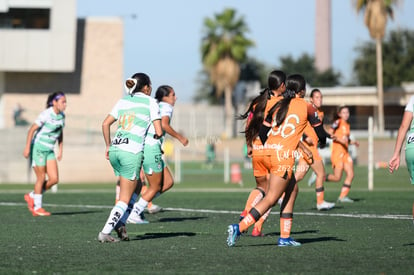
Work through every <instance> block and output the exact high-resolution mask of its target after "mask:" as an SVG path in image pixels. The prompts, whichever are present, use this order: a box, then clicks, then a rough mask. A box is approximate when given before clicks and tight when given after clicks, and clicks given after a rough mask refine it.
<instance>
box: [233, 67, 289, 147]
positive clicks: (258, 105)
mask: <svg viewBox="0 0 414 275" xmlns="http://www.w3.org/2000/svg"><path fill="white" fill-rule="evenodd" d="M285 80H286V74H285V73H284V72H282V71H279V70H274V71H272V72H270V74H269V76H268V78H267V85H268V86H267V88H265V89H264V90H262V91H261V92H260V94H259V95H258V96H257V97H255V98H254V99H253V100H252V102H251V103H250V105H249V107H248V109H247V111H246V112H245V113H244V114H242V115H240V116H239V117H238V119H246V118H247V117H248V116H249V114H250V113H251V112H252V113H253V118H252V120H251V121H250V123H249V125H247V128H246V130H245V131H244V133H245V136H246V140H247V142H248V143H251V142H253V140H254V139H255V138H256V137H257V135H258V133H259V129H260V126H261V125H262V123H263V120H264V111H265V108H266V104H267V100H268V99H270V97H271V96H272V95H273V91H274V90H277V89H278V88H279V87H280V85H282V84H283V83H285Z"/></svg>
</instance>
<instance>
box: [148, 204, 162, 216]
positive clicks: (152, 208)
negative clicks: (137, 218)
mask: <svg viewBox="0 0 414 275" xmlns="http://www.w3.org/2000/svg"><path fill="white" fill-rule="evenodd" d="M147 211H148V213H150V214H155V213H158V212H160V211H162V207H161V206H158V205H156V204H151V206H150V207H147Z"/></svg>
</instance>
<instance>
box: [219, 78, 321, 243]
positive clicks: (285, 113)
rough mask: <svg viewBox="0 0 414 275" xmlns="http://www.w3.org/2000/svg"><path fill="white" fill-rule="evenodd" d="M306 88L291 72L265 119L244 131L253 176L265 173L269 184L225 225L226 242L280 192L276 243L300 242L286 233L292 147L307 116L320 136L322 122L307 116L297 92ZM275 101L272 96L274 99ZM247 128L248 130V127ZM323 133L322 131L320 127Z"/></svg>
mask: <svg viewBox="0 0 414 275" xmlns="http://www.w3.org/2000/svg"><path fill="white" fill-rule="evenodd" d="M305 92H306V81H305V79H304V77H303V76H301V75H298V74H296V75H291V76H289V77H288V78H287V79H286V91H285V92H284V93H283V96H280V97H279V98H278V100H277V102H276V103H275V102H268V103H267V106H266V109H265V120H264V121H263V123H262V124H261V125H256V124H254V123H252V122H250V124H249V126H248V129H247V131H246V139H247V142H248V144H252V157H253V161H252V163H253V173H254V176H255V177H256V178H261V179H265V178H266V176H267V174H269V175H270V176H269V188H268V192H267V193H266V196H265V197H264V198H263V199H262V200H261V201H260V202H259V203H258V204H257V205H256V206H255V207H253V208H251V209H250V211H249V213H248V215H247V216H246V217H245V218H244V219H243V220H242V221H241V222H240V223H239V224H232V225H229V226H228V237H227V245H228V246H234V245H235V243H236V240H237V239H238V238H239V236H240V235H241V233H240V232H243V231H245V230H247V229H248V228H249V227H250V226H251V225H253V224H254V223H255V222H256V221H257V220H259V218H260V217H261V216H263V215H264V214H265V213H266V212H267V211H268V210H269V208H271V207H272V206H273V205H274V204H275V203H276V201H277V200H278V199H279V197H280V196H281V195H282V193H284V192H285V194H286V195H285V199H284V200H283V203H282V206H281V214H280V234H281V235H280V238H279V240H278V245H279V246H299V245H300V243H298V242H296V241H295V240H293V238H291V237H290V231H291V227H292V218H293V206H294V200H295V198H296V193H295V190H297V188H295V186H296V180H295V178H294V176H292V171H293V168H294V163H295V153H296V148H297V147H298V145H299V142H300V138H301V136H302V134H303V131H304V129H305V127H306V124H307V122H308V119H310V120H311V124H312V125H313V126H315V127H316V128H315V130H316V131H317V134H318V136H320V138H321V140H323V138H325V139H326V136H324V135H322V134H321V128H320V127H322V131H323V126H322V123H321V121H320V120H318V119H314V118H313V117H309V116H308V112H307V103H306V101H305V100H304V99H303V98H300V97H297V96H296V95H297V94H301V93H302V94H304V93H305ZM275 101H276V99H275ZM249 130H251V131H249ZM323 132H324V134H325V131H323Z"/></svg>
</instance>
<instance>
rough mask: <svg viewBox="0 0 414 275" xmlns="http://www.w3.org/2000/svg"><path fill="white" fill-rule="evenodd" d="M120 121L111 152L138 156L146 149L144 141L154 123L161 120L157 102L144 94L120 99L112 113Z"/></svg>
mask: <svg viewBox="0 0 414 275" xmlns="http://www.w3.org/2000/svg"><path fill="white" fill-rule="evenodd" d="M110 115H111V116H113V117H114V118H115V119H116V120H118V129H117V131H116V133H115V136H114V138H113V139H112V142H111V148H110V150H117V149H119V150H122V151H126V152H131V153H134V154H137V153H139V152H141V151H142V150H143V149H144V140H145V136H146V135H147V131H148V128H149V126H150V125H152V121H154V120H157V119H161V116H160V109H159V107H158V104H157V101H156V100H155V99H154V98H152V97H150V96H147V95H145V94H143V93H136V94H134V95H132V96H131V95H127V96H125V97H123V98H122V99H120V100H119V101H118V102H117V103H116V104H115V106H114V108H113V109H112V111H111V112H110Z"/></svg>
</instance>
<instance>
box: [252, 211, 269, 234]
mask: <svg viewBox="0 0 414 275" xmlns="http://www.w3.org/2000/svg"><path fill="white" fill-rule="evenodd" d="M270 211H272V208H269V210H267V211H266V213H264V214H263V216H261V217H260V219H259V220H258V221H257V222H256V223H255V224H254V227H255V228H257V230H259V231H260V232H262V227H263V223H264V222H265V221H266V219H267V217H268V216H269V214H270Z"/></svg>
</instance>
